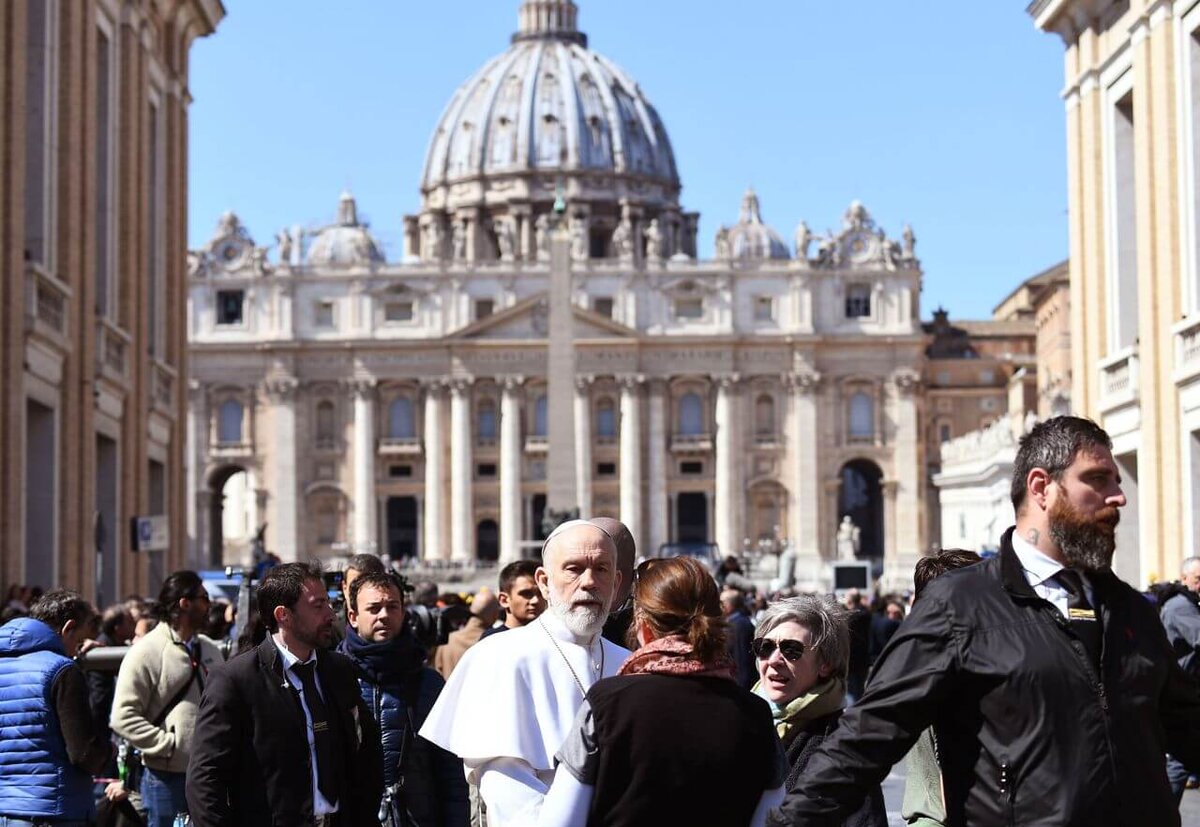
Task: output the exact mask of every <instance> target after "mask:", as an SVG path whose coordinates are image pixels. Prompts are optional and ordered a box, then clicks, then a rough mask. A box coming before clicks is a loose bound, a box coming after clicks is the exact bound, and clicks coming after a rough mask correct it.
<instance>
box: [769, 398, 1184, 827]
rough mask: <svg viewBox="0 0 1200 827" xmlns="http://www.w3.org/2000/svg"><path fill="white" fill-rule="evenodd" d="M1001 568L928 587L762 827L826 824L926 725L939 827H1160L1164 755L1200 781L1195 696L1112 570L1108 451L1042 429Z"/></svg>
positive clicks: (1117, 500) (1117, 496) (1051, 423)
mask: <svg viewBox="0 0 1200 827" xmlns="http://www.w3.org/2000/svg"><path fill="white" fill-rule="evenodd" d="M1012 500H1013V506H1014V509H1015V511H1016V517H1017V522H1016V526H1014V527H1013V528H1010V529H1009V530H1008V531H1007V532H1006V533H1005V534H1004V537H1003V538H1002V539H1001V544H1000V553H999V555H998V556H997V557H995V558H993V559H991V560H986V561H984V562H982V563H979V564H977V565H975V566H969V567H967V568H963V569H959V570H957V571H952V572H948V573H946V574H945V575H943V576H941V577H939V578H937V579H936V580H934V581H933V582H932V583H930V584H929V587H928V589H927V590H926V591H925V592H924V593H923V595H922V597H921V600H919V601H918V602H917V603H916V606H915V607H914V610H913V613H912V614H911V615H910V616H909V617H908V619H907V620H906V621H905V622H904V623H903V625H902V626H901V627H900V630H899V631H898V632H897V633H896V635H895V636H894V637H893V638H892V640H891V642H890V643H889V644H888V646H887V648H886V649H884V651H883V653H882V655H881V656H880V658H879V660H878V661H877V662H876V664H875V671H874V672H873V674H872V678H871V682H870V684H869V685H868V687H867V689H866V692H865V694H864V695H863V697H862V699H861V700H860V701H859V702H858V704H856V705H855V706H854V707H852V708H851V709H850V710H848V711H847V712H846V715H845V716H844V717H843V718H842V723H841V725H840V727H839V729H838V730H837V732H836V733H834V735H833V736H832V737H831V738H829V739H827V740H826V741H825V743H824V744H823V745H822V748H821V750H820V752H818V753H817V754H816V755H815V756H814V757H813V758H812V760H811V761H810V762H809V765H808V769H807V771H806V773H805V779H804V781H803V782H802V784H801V785H800V786H799V787H798V788H797V790H796V791H795V792H793V793H791V794H789V795H788V797H787V798H786V799H785V801H784V803H783V805H782V806H781V808H780V809H779V810H775V811H773V812H772V813H771V814H770V816H769V817H768V824H771V825H806V826H807V825H833V824H838V823H840V819H843V818H845V816H846V814H847V813H848V811H849V810H851V809H852V808H853V807H855V806H857V804H858V802H859V801H861V799H862V796H863V791H864V790H865V789H867V788H868V787H869V786H870V785H872V784H878V783H879V782H880V781H881V780H882V779H883V778H884V777H885V776H886V775H887V773H888V771H889V770H890V769H891V767H892V765H893V764H895V763H896V762H897V761H899V760H900V759H901V758H902V757H903V756H904V754H905V753H906V752H907V751H908V749H909V748H910V747H911V746H912V744H913V742H914V741H915V740H916V738H917V736H918V735H919V734H920V733H921V731H922V730H923V729H924V728H925V727H927V726H930V725H932V726H933V727H934V733H935V736H936V740H937V745H938V758H939V763H940V765H941V770H942V777H943V783H944V792H945V799H946V824H947V825H948V827H957V826H958V825H971V827H993V825H995V826H996V827H1000V825H1011V824H1021V825H1028V826H1029V827H1051V825H1054V827H1062V826H1063V825H1083V824H1086V825H1089V827H1140V825H1151V824H1152V825H1155V827H1170V825H1178V824H1179V811H1178V809H1177V808H1176V804H1175V799H1174V796H1172V794H1171V790H1170V787H1169V786H1168V784H1167V777H1166V772H1165V767H1164V761H1163V755H1164V753H1166V752H1168V751H1170V752H1171V753H1172V754H1173V755H1175V756H1176V757H1178V758H1180V759H1181V760H1182V761H1184V763H1186V764H1188V765H1189V766H1196V765H1200V689H1198V688H1197V686H1196V684H1194V683H1193V682H1192V681H1191V680H1190V679H1188V678H1187V677H1186V676H1185V675H1184V674H1183V672H1182V671H1181V670H1180V668H1179V664H1178V663H1177V662H1176V660H1175V656H1174V654H1173V652H1172V651H1171V648H1170V645H1169V644H1168V642H1167V638H1166V634H1165V633H1164V632H1163V627H1162V624H1161V623H1160V622H1159V619H1158V617H1157V612H1156V611H1155V609H1154V607H1153V606H1151V605H1150V604H1149V603H1148V602H1147V601H1146V600H1145V599H1144V598H1143V597H1142V596H1141V595H1140V594H1138V593H1137V592H1136V591H1134V589H1132V588H1131V587H1130V586H1129V585H1127V584H1126V583H1124V582H1123V581H1121V580H1119V579H1118V578H1117V577H1116V575H1114V574H1113V572H1112V569H1111V563H1112V557H1113V552H1114V550H1115V548H1116V540H1115V536H1116V535H1115V529H1116V525H1117V522H1118V520H1119V518H1120V509H1121V508H1122V507H1123V506H1124V505H1125V495H1124V494H1123V493H1122V491H1121V477H1120V472H1119V470H1118V468H1117V466H1116V463H1115V462H1114V461H1113V457H1112V442H1111V440H1110V439H1109V437H1108V434H1106V433H1105V432H1104V431H1103V430H1102V429H1101V428H1100V427H1099V426H1097V425H1096V424H1095V423H1093V422H1091V421H1090V420H1086V419H1080V418H1076V417H1057V418H1055V419H1051V420H1048V421H1046V422H1043V423H1040V424H1038V425H1036V426H1035V427H1034V428H1033V430H1032V431H1030V433H1028V434H1027V435H1026V436H1025V437H1023V438H1022V440H1021V445H1020V448H1019V450H1018V452H1017V457H1016V461H1015V463H1014V470H1013V480H1012Z"/></svg>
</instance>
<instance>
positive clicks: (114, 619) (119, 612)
mask: <svg viewBox="0 0 1200 827" xmlns="http://www.w3.org/2000/svg"><path fill="white" fill-rule="evenodd" d="M130 619H132V618H131V615H130V614H129V611H128V610H127V609H126V608H125V604H124V603H118V604H116V605H115V606H109V607H108V608H107V609H105V610H104V614H102V615H101V616H100V631H101V632H103V633H104V634H105V635H106V636H107V637H108V638H109V639H110V640H112V636H113V635H115V634H116V633H117V627H118V626H120V625H121V624H122V623H124V622H125V621H126V620H130ZM113 642H114V643H124V642H125V641H123V640H122V641H113Z"/></svg>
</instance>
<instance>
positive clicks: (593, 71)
mask: <svg viewBox="0 0 1200 827" xmlns="http://www.w3.org/2000/svg"><path fill="white" fill-rule="evenodd" d="M576 14H577V11H576V8H575V4H574V3H572V2H569V0H531V1H530V2H526V3H524V4H523V5H522V7H521V12H520V25H521V28H520V31H518V33H517V34H516V35H514V36H513V43H512V46H511V47H510V48H509V49H508V51H506V52H505V53H504V54H502V55H500V56H498V57H496V58H493V59H492V60H490V61H488V62H487V64H486V65H485V66H484V67H483V68H482V69H481V70H480V71H479V72H478V73H476V74H475V75H474V76H473V77H472V78H471V79H470V80H468V81H467V82H466V83H464V84H463V85H462V86H461V87H460V88H459V89H458V91H457V92H455V94H454V97H453V98H452V99H451V101H450V105H449V106H447V107H446V111H445V112H444V113H443V115H442V119H441V122H440V123H439V124H438V126H437V129H436V130H435V131H434V135H433V139H432V141H431V143H430V146H429V152H428V155H427V157H426V164H425V173H424V175H423V176H422V187H423V190H424V192H425V193H427V194H428V193H429V192H431V191H432V190H435V189H436V188H438V187H442V186H446V185H448V184H450V183H454V182H459V181H463V180H470V179H479V178H484V177H486V178H489V179H493V180H494V179H495V178H497V177H500V178H503V177H505V176H506V175H516V174H521V173H529V172H545V171H557V170H571V171H578V172H583V173H590V172H599V173H610V174H615V175H616V176H628V177H631V178H633V177H636V178H642V179H647V178H648V179H652V180H654V181H656V182H659V183H662V184H665V185H666V186H665V190H666V191H668V192H677V191H678V189H679V176H678V173H677V171H676V168H675V156H674V153H673V152H672V151H671V144H670V141H669V140H668V138H667V133H666V130H665V129H664V128H663V125H662V122H661V120H660V119H659V117H658V113H657V112H656V111H655V110H654V107H653V106H651V105H650V102H649V101H647V100H646V98H645V96H644V95H643V94H642V91H641V89H640V88H639V87H638V85H637V83H635V82H634V80H633V79H632V78H631V77H629V75H628V74H626V73H625V72H624V71H623V70H622V69H620V68H619V67H618V66H616V65H615V64H613V63H612V62H611V61H609V60H608V59H607V58H605V57H602V56H601V55H599V54H596V53H595V52H593V51H591V50H589V49H588V48H587V38H586V37H585V36H584V35H583V34H582V33H580V32H579V31H578V30H577V29H576V26H575V20H576Z"/></svg>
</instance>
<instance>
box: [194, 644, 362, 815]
mask: <svg viewBox="0 0 1200 827" xmlns="http://www.w3.org/2000/svg"><path fill="white" fill-rule="evenodd" d="M317 676H318V679H319V680H320V683H321V691H322V694H323V695H324V696H325V704H326V706H327V707H328V708H329V710H330V717H331V718H332V719H333V721H332V723H333V724H334V725H336V726H338V727H339V733H338V735H339V737H338V743H340V745H341V749H342V753H341V755H340V756H339V764H340V766H341V768H342V772H341V773H340V777H341V789H340V790H339V795H338V813H339V815H340V820H341V824H342V827H368V826H369V827H378V825H379V821H378V819H377V817H376V816H377V813H378V809H379V801H380V799H381V797H382V795H383V759H382V756H381V754H380V746H379V730H378V727H377V725H376V724H375V720H374V717H373V716H372V715H371V711H370V710H369V709H367V707H366V705H365V704H364V703H363V700H362V695H361V694H360V693H359V689H358V681H357V680H356V678H355V672H354V667H353V665H352V664H351V662H350V661H349V660H347V659H346V658H345V657H343V656H342V655H339V654H337V653H336V652H326V651H322V650H318V651H317ZM300 704H301V702H300V697H299V693H297V692H296V691H295V690H294V689H293V688H292V686H291V684H290V683H288V681H287V679H286V678H285V677H284V674H283V661H282V659H281V658H280V656H279V650H278V649H277V648H276V647H275V644H274V642H273V641H272V640H271V638H269V637H268V638H267V639H266V640H264V641H263V642H262V643H261V644H259V646H258V648H257V649H253V650H251V651H248V652H244V653H242V654H241V655H238V656H237V657H235V658H234V659H233V660H231V661H229V662H228V663H225V664H223V665H222V666H220V667H218V668H216V669H214V670H213V671H212V672H211V673H209V678H208V684H207V686H206V687H205V690H204V697H203V699H202V700H201V702H200V713H199V717H198V718H197V720H196V734H195V736H194V738H193V741H192V755H191V761H190V763H189V764H188V773H187V800H188V808H189V809H190V811H191V816H192V824H193V825H195V827H235V825H236V826H237V827H241V826H242V825H244V826H245V827H268V826H269V827H301V825H311V824H312V823H313V800H312V770H311V769H310V758H309V751H308V736H307V733H306V723H305V718H304V710H303V709H302V708H301V705H300Z"/></svg>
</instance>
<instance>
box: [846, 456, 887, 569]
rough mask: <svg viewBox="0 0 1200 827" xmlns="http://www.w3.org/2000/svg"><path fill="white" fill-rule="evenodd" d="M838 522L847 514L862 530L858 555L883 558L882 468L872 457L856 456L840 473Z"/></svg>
mask: <svg viewBox="0 0 1200 827" xmlns="http://www.w3.org/2000/svg"><path fill="white" fill-rule="evenodd" d="M838 476H839V479H840V482H841V485H840V490H839V492H838V522H839V523H841V521H842V518H843V517H845V516H846V515H849V516H850V519H851V520H853V521H854V524H855V525H856V526H858V528H859V530H860V534H859V539H860V545H859V549H858V556H859V557H862V558H877V559H881V558H882V557H883V486H882V482H883V471H881V470H880V469H879V466H878V465H876V464H875V463H873V462H871V461H870V460H866V459H856V460H852V461H850V462H847V463H846V464H845V465H843V466H842V470H841V473H840V474H839V475H838Z"/></svg>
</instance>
